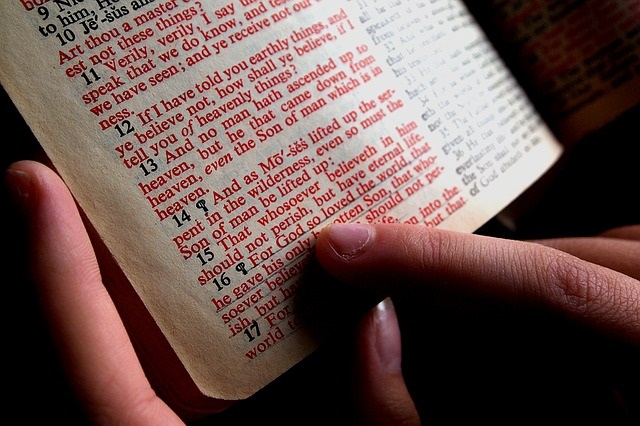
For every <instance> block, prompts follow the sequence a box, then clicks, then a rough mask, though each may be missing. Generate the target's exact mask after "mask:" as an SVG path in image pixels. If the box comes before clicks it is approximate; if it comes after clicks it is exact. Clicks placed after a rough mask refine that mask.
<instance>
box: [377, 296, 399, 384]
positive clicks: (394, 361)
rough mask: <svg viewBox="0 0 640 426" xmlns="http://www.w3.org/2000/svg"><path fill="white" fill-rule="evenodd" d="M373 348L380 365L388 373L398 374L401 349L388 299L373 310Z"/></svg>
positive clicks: (395, 321)
mask: <svg viewBox="0 0 640 426" xmlns="http://www.w3.org/2000/svg"><path fill="white" fill-rule="evenodd" d="M374 328H375V339H376V343H375V347H376V351H377V352H378V357H379V359H380V363H381V364H382V366H383V367H385V368H386V370H387V371H388V372H400V371H401V364H402V348H401V339H400V328H399V326H398V318H397V317H396V310H395V307H394V305H393V302H392V301H391V299H390V298H386V299H384V300H383V301H382V302H380V303H378V305H377V306H376V307H375V309H374Z"/></svg>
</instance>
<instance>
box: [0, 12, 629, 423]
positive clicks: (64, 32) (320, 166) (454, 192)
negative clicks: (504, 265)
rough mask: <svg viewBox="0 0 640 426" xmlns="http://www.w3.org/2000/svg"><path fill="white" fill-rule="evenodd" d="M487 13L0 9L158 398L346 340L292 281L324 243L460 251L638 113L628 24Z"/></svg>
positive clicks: (318, 301) (331, 304) (212, 390)
mask: <svg viewBox="0 0 640 426" xmlns="http://www.w3.org/2000/svg"><path fill="white" fill-rule="evenodd" d="M485 3H486V4H484V5H482V6H480V5H478V4H470V5H466V4H465V3H464V2H462V1H443V0H432V1H407V0H387V1H380V0H378V1H368V0H351V1H343V2H330V1H327V0H229V1H220V2H204V1H203V2H200V1H192V0H12V1H4V2H2V4H0V20H1V22H2V25H1V26H0V58H1V62H0V83H1V84H2V86H3V88H4V89H5V90H6V92H7V93H8V94H9V96H10V98H11V100H12V102H13V103H14V104H15V106H16V108H17V109H18V110H19V111H20V113H21V114H22V116H23V117H24V119H25V121H26V122H27V124H28V125H29V126H30V128H31V130H32V132H33V133H34V135H35V137H36V138H37V139H38V141H39V143H40V144H41V146H42V148H43V149H44V151H45V153H46V154H47V156H48V158H49V159H50V160H51V163H52V164H53V166H54V167H55V169H56V171H57V172H58V173H59V174H60V175H61V177H62V178H63V179H64V181H65V183H66V184H67V185H68V187H69V189H70V190H71V192H72V193H73V195H74V197H75V198H76V200H77V202H78V204H79V206H80V207H81V209H82V211H83V213H84V214H85V215H86V217H87V219H88V221H89V222H90V224H91V226H92V228H93V229H95V231H96V234H97V236H98V240H97V241H98V243H99V244H100V246H99V247H98V249H99V250H104V256H103V257H104V258H107V259H108V261H109V262H113V265H112V266H113V267H114V268H113V269H114V270H115V271H116V272H114V273H113V275H107V276H106V278H108V279H110V280H111V281H112V282H114V283H117V284H114V286H113V287H112V288H110V291H113V292H114V300H115V301H116V302H117V303H116V304H117V305H118V306H119V307H120V308H122V309H123V312H124V311H126V312H127V313H128V314H131V316H130V318H131V319H132V320H131V321H132V324H131V331H132V332H131V336H132V340H134V342H136V343H137V348H139V350H140V351H141V353H142V354H143V358H144V357H145V356H144V355H147V357H149V358H153V359H156V360H157V359H158V358H164V359H166V360H167V361H166V364H165V363H163V362H160V361H158V362H157V363H154V362H150V363H149V366H148V368H150V369H154V368H155V369H156V370H158V371H156V375H157V376H159V375H161V373H162V374H166V373H167V372H168V371H169V370H175V371H177V373H176V376H180V377H181V379H180V380H177V379H176V381H175V382H172V381H171V380H166V378H165V380H164V381H162V380H160V381H161V382H162V383H159V384H158V386H159V387H161V388H162V389H163V390H162V391H161V392H160V393H162V394H163V395H164V396H167V398H169V399H172V397H173V399H175V400H176V401H175V404H177V405H178V406H180V407H182V408H183V409H184V410H185V411H186V412H197V411H198V410H199V408H200V407H201V406H204V405H207V404H210V402H211V401H220V407H224V406H225V404H226V402H227V401H237V400H242V399H246V398H248V397H250V396H251V395H253V394H255V393H256V392H258V391H259V390H261V389H262V388H264V387H265V386H268V384H269V383H271V382H272V381H274V380H275V379H276V378H277V377H279V376H280V375H282V374H283V373H285V372H286V371H287V370H289V369H291V368H292V367H294V366H295V365H296V364H298V363H299V362H300V361H302V360H303V359H305V358H306V357H307V356H309V355H310V354H311V353H313V352H314V351H315V350H316V349H317V348H318V347H319V346H320V345H321V344H322V343H323V342H324V341H326V340H327V339H330V338H331V336H332V335H334V334H335V333H337V332H339V331H340V330H341V329H343V328H344V327H346V324H348V320H347V319H345V318H348V317H349V316H353V314H354V313H353V312H349V303H346V302H348V300H342V299H343V297H344V298H346V297H347V296H344V295H342V294H340V293H337V292H334V291H332V288H331V287H321V288H317V286H314V284H313V282H309V280H307V276H308V275H309V270H310V268H312V258H313V246H314V238H315V236H316V235H317V234H318V232H319V231H320V229H322V228H323V227H325V226H327V225H328V224H330V223H335V222H370V223H380V222H382V223H398V222H402V223H409V224H415V225H417V226H429V227H440V228H443V229H451V230H456V231H462V232H473V231H475V230H476V229H478V228H479V227H480V226H482V225H483V224H484V223H486V222H487V221H488V220H490V219H491V218H493V217H495V216H496V215H499V214H500V212H503V211H504V210H505V208H506V207H508V206H509V205H510V204H511V203H512V202H513V201H514V200H516V199H517V197H518V196H519V195H521V194H522V193H523V192H524V191H525V190H527V189H528V188H529V187H531V185H532V184H533V183H534V182H536V181H538V180H539V179H540V178H541V177H542V176H543V175H544V174H545V173H546V172H547V171H548V170H549V169H550V168H551V167H552V165H553V164H554V163H556V161H557V160H558V159H559V158H560V157H561V155H562V153H563V152H564V150H566V149H570V147H571V146H572V144H574V143H576V142H577V141H579V140H580V139H581V138H582V137H584V136H585V135H587V134H589V132H591V131H593V130H595V129H597V128H599V127H601V126H603V125H604V124H606V123H607V122H609V121H611V120H613V119H615V117H617V116H618V115H620V114H622V113H623V112H624V111H626V110H628V109H629V108H631V107H632V106H634V105H636V104H638V101H640V66H639V65H638V63H637V57H636V56H634V54H633V52H632V50H630V46H633V45H634V44H635V45H637V42H638V40H639V39H640V24H639V22H640V20H639V19H638V17H639V16H640V15H639V14H640V10H639V8H638V5H637V4H636V3H634V2H631V1H627V2H624V1H622V2H620V1H619V2H611V1H605V2H595V1H591V2H583V3H579V4H574V3H571V4H567V5H564V6H558V5H557V4H555V3H553V2H535V3H531V4H530V5H525V4H523V3H522V2H504V1H488V2H485ZM593 17H598V18H599V19H601V20H604V21H606V22H607V23H608V24H610V25H608V26H607V28H608V30H607V31H601V32H598V34H597V35H598V37H592V33H591V32H594V31H595V30H594V27H593V25H594V24H593V22H592V21H593V19H592V18H593ZM483 22H485V23H488V25H487V26H483V25H481V23H483ZM484 28H490V29H491V33H490V32H489V30H484ZM590 31H591V32H590ZM497 40H498V41H500V40H501V41H502V44H501V45H498V44H499V43H497ZM567 52H570V53H571V54H567ZM634 60H635V62H633V61H634ZM623 65H626V66H623ZM311 281H312V280H311ZM127 318H129V317H125V319H127ZM151 329H153V330H157V333H151V332H148V331H149V330H151ZM147 332H148V333H147ZM146 334H148V335H146ZM165 368H166V369H165ZM151 376H154V374H151Z"/></svg>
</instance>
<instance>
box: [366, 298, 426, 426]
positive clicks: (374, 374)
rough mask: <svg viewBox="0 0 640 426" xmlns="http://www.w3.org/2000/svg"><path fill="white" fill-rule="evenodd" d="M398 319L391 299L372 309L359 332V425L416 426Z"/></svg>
mask: <svg viewBox="0 0 640 426" xmlns="http://www.w3.org/2000/svg"><path fill="white" fill-rule="evenodd" d="M401 355H402V354H401V342H400V328H399V326H398V318H397V316H396V313H395V309H394V306H393V302H392V301H391V299H388V298H387V299H385V300H383V301H382V302H380V304H378V305H377V306H376V307H375V308H374V309H372V310H371V311H370V312H369V313H367V315H365V317H364V318H363V319H362V322H361V323H360V327H359V330H358V358H357V361H358V363H359V365H358V368H357V371H358V376H359V377H358V381H357V389H356V391H357V392H356V395H358V396H357V398H358V403H359V407H358V408H359V410H358V413H359V415H360V420H361V424H365V425H371V426H375V425H385V426H386V425H406V426H409V425H419V424H420V418H419V416H418V412H417V410H416V407H415V405H414V403H413V400H412V399H411V395H409V391H408V390H407V387H406V385H405V382H404V378H403V376H402V370H401Z"/></svg>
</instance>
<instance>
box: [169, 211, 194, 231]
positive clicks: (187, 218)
mask: <svg viewBox="0 0 640 426" xmlns="http://www.w3.org/2000/svg"><path fill="white" fill-rule="evenodd" d="M173 221H174V222H175V223H176V225H177V226H178V228H182V226H184V223H185V222H191V215H190V214H189V212H188V211H186V210H184V211H183V212H182V214H180V215H179V216H178V215H177V214H174V215H173Z"/></svg>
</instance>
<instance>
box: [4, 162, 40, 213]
mask: <svg viewBox="0 0 640 426" xmlns="http://www.w3.org/2000/svg"><path fill="white" fill-rule="evenodd" d="M5 182H6V185H7V188H8V189H9V192H10V193H11V196H12V197H13V199H14V201H15V202H16V203H17V204H18V205H19V206H20V207H21V208H23V209H24V208H27V207H29V204H30V203H31V202H32V199H33V194H34V182H33V179H32V178H31V175H29V174H28V173H26V172H23V171H22V170H15V169H7V171H6V173H5Z"/></svg>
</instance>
